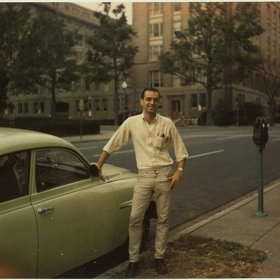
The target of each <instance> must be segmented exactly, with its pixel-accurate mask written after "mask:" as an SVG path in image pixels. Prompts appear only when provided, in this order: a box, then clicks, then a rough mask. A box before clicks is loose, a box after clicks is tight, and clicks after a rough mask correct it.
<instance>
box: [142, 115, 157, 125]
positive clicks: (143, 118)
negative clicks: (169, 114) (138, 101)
mask: <svg viewBox="0 0 280 280" xmlns="http://www.w3.org/2000/svg"><path fill="white" fill-rule="evenodd" d="M157 119H158V114H156V116H155V118H154V120H153V121H152V122H151V123H153V122H155V121H157ZM142 120H143V121H144V122H146V119H145V116H144V113H142Z"/></svg>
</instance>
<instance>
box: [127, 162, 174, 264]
mask: <svg viewBox="0 0 280 280" xmlns="http://www.w3.org/2000/svg"><path fill="white" fill-rule="evenodd" d="M172 175H173V169H172V167H171V166H167V167H159V168H150V169H140V170H139V173H138V179H137V182H136V185H135V188H134V194H133V200H132V210H131V215H130V222H129V260H130V262H137V261H138V259H139V250H140V245H141V238H142V223H143V218H144V214H145V212H146V211H147V209H148V207H149V203H150V200H151V198H152V196H153V194H155V201H156V206H157V216H158V221H157V228H156V240H155V259H162V258H164V253H165V250H166V244H167V237H168V231H169V212H170V203H171V191H170V190H169V186H170V183H171V180H168V179H167V178H168V177H170V176H172Z"/></svg>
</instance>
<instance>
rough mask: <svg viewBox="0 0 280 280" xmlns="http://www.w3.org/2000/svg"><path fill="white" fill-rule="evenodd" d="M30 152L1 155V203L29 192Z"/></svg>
mask: <svg viewBox="0 0 280 280" xmlns="http://www.w3.org/2000/svg"><path fill="white" fill-rule="evenodd" d="M29 155H30V152H27V151H23V152H17V153H11V154H6V155H2V156H0V203H1V202H4V201H8V200H11V199H15V198H18V197H21V196H24V195H27V194H28V186H29V183H28V182H29V165H30V156H29Z"/></svg>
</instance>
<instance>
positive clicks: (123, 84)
mask: <svg viewBox="0 0 280 280" xmlns="http://www.w3.org/2000/svg"><path fill="white" fill-rule="evenodd" d="M122 88H123V122H124V120H125V90H126V88H127V83H126V82H125V81H124V82H123V83H122Z"/></svg>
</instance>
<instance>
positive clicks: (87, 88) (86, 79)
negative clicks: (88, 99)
mask: <svg viewBox="0 0 280 280" xmlns="http://www.w3.org/2000/svg"><path fill="white" fill-rule="evenodd" d="M84 81H85V90H86V91H90V82H89V78H85V79H84Z"/></svg>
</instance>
